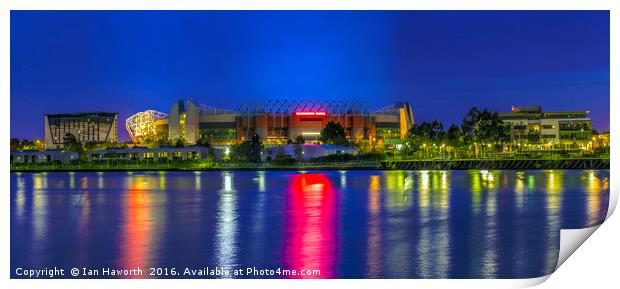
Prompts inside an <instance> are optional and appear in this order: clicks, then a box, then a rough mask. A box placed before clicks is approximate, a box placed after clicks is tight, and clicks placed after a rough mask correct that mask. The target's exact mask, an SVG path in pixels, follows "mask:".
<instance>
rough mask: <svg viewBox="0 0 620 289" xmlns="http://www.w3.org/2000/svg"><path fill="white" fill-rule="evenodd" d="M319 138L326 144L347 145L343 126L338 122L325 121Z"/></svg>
mask: <svg viewBox="0 0 620 289" xmlns="http://www.w3.org/2000/svg"><path fill="white" fill-rule="evenodd" d="M319 140H320V141H321V142H323V143H326V144H334V145H341V146H347V145H349V142H348V141H347V138H346V135H345V133H344V127H342V125H341V124H340V123H338V122H333V121H330V122H328V123H327V125H326V126H325V128H323V129H322V130H321V136H320V137H319Z"/></svg>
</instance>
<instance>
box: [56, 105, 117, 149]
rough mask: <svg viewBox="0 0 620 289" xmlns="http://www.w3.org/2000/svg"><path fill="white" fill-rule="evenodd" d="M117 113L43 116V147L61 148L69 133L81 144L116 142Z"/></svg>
mask: <svg viewBox="0 0 620 289" xmlns="http://www.w3.org/2000/svg"><path fill="white" fill-rule="evenodd" d="M117 121H118V113H111V112H92V113H70V114H48V115H45V147H46V148H62V146H63V144H64V137H65V136H66V135H67V134H69V133H71V134H73V135H74V136H75V137H76V138H77V140H78V141H80V142H81V143H82V144H85V143H87V142H117V140H118V136H117Z"/></svg>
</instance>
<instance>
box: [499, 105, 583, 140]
mask: <svg viewBox="0 0 620 289" xmlns="http://www.w3.org/2000/svg"><path fill="white" fill-rule="evenodd" d="M588 113H589V111H564V112H543V111H542V108H541V107H540V106H519V107H512V111H511V112H509V113H500V114H499V117H500V119H501V120H502V121H503V122H504V123H505V124H506V125H507V126H508V128H509V130H510V133H511V139H512V140H513V141H514V142H516V143H519V144H530V145H543V146H548V147H552V148H556V149H579V148H581V149H583V148H587V147H588V145H590V144H591V141H592V120H591V119H590V118H589V117H588Z"/></svg>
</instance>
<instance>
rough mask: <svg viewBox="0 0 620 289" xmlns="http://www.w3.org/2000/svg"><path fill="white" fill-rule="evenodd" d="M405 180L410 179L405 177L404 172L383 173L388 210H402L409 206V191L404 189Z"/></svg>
mask: <svg viewBox="0 0 620 289" xmlns="http://www.w3.org/2000/svg"><path fill="white" fill-rule="evenodd" d="M407 178H411V177H410V176H409V177H407V176H406V174H405V172H404V171H385V172H384V180H385V189H386V193H387V199H386V203H387V207H388V209H402V208H405V207H407V206H408V205H409V196H410V194H411V189H409V190H407V189H406V186H405V184H406V183H407Z"/></svg>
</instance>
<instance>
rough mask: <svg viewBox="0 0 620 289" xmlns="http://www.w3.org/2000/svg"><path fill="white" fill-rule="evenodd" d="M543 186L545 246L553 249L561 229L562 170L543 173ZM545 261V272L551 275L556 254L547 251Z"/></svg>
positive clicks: (557, 241) (555, 261)
mask: <svg viewBox="0 0 620 289" xmlns="http://www.w3.org/2000/svg"><path fill="white" fill-rule="evenodd" d="M545 178H546V181H545V184H546V186H545V187H546V194H547V198H546V201H547V225H548V228H547V232H548V234H549V235H548V236H547V246H548V248H555V247H557V244H558V243H559V238H560V235H559V232H560V229H561V222H560V220H561V219H562V216H561V213H562V210H561V207H562V193H563V192H564V187H563V184H564V181H563V178H564V171H562V170H547V171H545ZM545 259H546V260H547V262H546V264H545V272H546V273H551V272H553V270H555V267H556V265H557V259H558V258H557V252H556V251H555V250H547V257H546V258H545Z"/></svg>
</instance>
